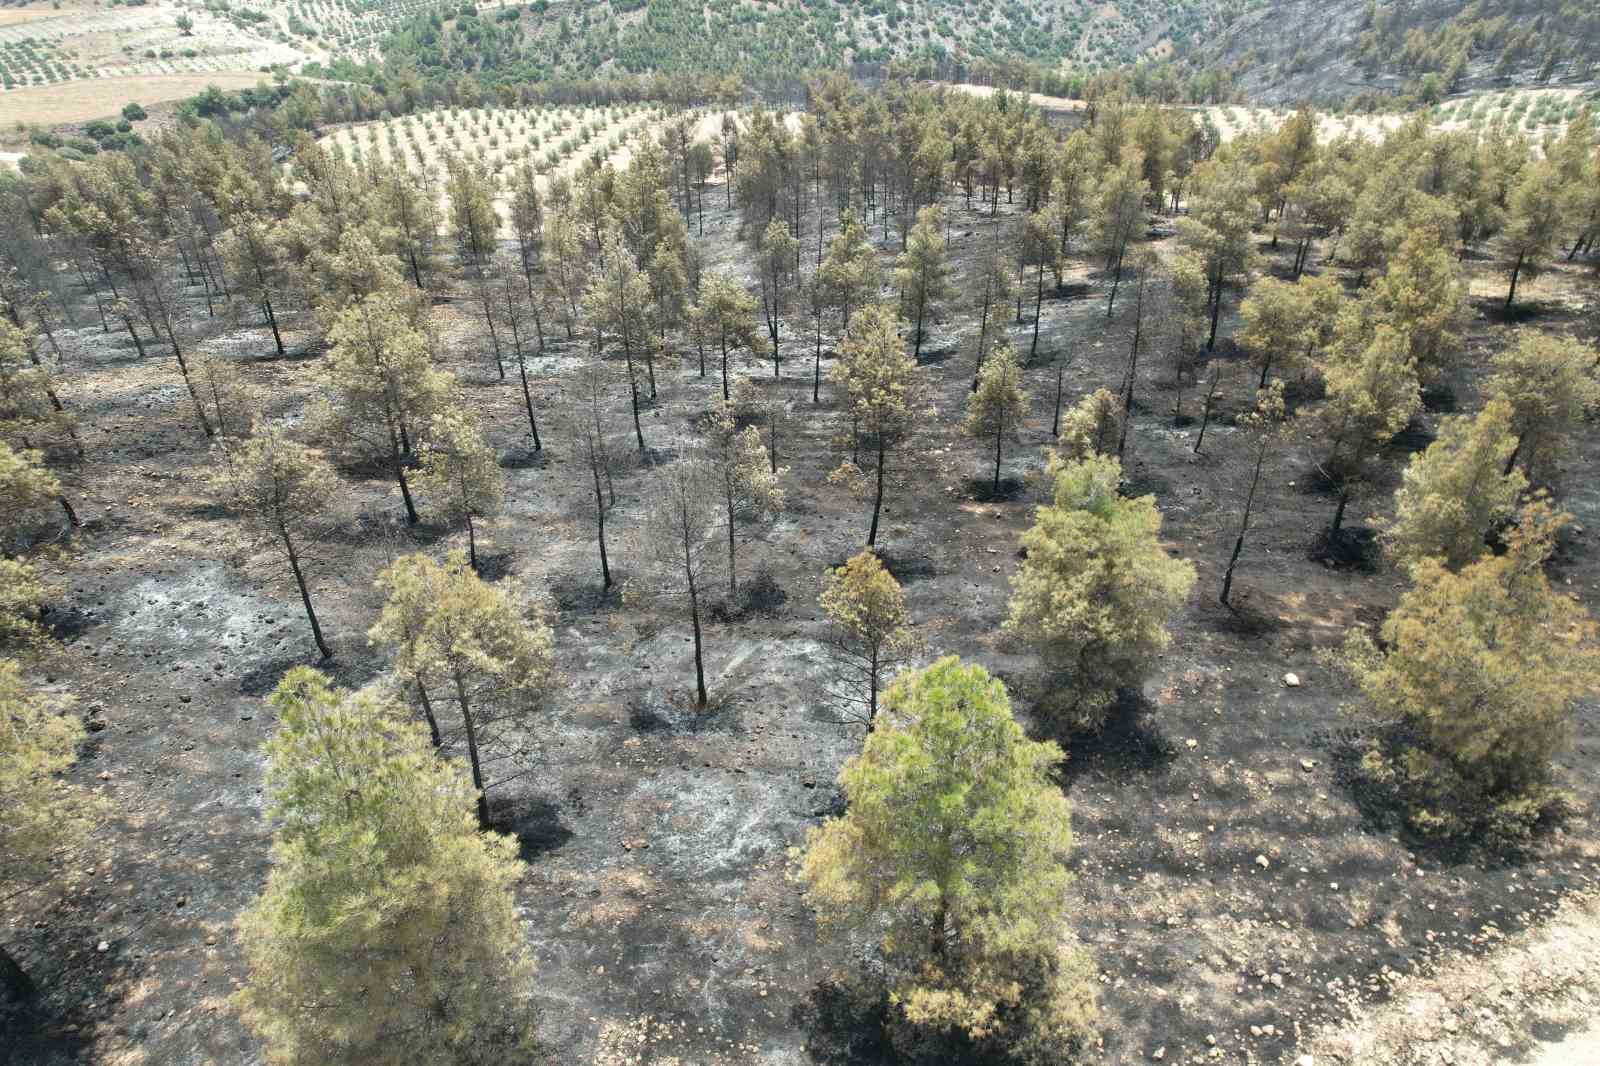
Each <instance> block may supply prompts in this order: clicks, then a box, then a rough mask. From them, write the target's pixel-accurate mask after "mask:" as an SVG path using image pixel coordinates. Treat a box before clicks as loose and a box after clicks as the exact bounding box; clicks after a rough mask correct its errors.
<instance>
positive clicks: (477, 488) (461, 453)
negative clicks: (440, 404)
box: [418, 404, 502, 571]
mask: <svg viewBox="0 0 1600 1066" xmlns="http://www.w3.org/2000/svg"><path fill="white" fill-rule="evenodd" d="M420 455H421V459H422V475H421V477H420V478H419V479H418V480H419V481H420V482H421V484H422V487H423V492H425V493H427V494H429V495H430V496H433V497H436V498H437V499H438V501H439V503H440V505H441V507H440V509H441V510H442V511H443V514H444V517H445V518H446V520H448V521H461V522H465V523H466V524H467V558H468V560H469V561H470V562H471V564H472V569H473V570H474V571H476V570H477V569H478V531H477V527H476V525H475V524H474V523H473V519H474V518H483V517H486V516H489V515H492V514H494V513H495V512H497V511H498V510H499V509H500V502H501V489H502V485H501V481H502V479H501V476H500V463H499V461H498V460H497V459H496V458H495V454H494V449H493V448H491V447H489V445H488V443H487V442H486V441H485V440H484V439H483V432H482V431H481V430H480V429H479V428H478V424H477V421H476V419H474V418H473V417H472V415H471V414H470V413H469V412H468V411H466V410H465V409H464V408H462V407H459V406H457V405H454V404H452V405H450V406H448V407H446V408H444V410H442V411H440V412H438V413H437V414H435V415H434V416H433V419H432V420H431V421H430V422H429V423H428V439H427V442H426V443H425V444H424V445H423V446H422V448H421V449H420Z"/></svg>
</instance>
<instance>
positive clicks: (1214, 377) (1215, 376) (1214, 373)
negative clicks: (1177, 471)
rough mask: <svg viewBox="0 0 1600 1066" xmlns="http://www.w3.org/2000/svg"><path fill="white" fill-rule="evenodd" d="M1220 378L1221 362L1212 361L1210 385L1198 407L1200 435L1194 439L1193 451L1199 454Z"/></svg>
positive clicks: (1209, 422)
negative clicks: (1203, 400)
mask: <svg viewBox="0 0 1600 1066" xmlns="http://www.w3.org/2000/svg"><path fill="white" fill-rule="evenodd" d="M1221 379H1222V364H1221V363H1220V362H1214V363H1212V365H1211V387H1210V388H1208V389H1207V390H1206V401H1205V403H1204V404H1202V405H1201V408H1200V435H1199V436H1197V437H1195V439H1194V453H1195V454H1196V455H1199V454H1200V445H1201V444H1203V443H1205V439H1206V427H1207V426H1209V425H1210V424H1211V411H1212V409H1213V408H1214V407H1215V406H1216V403H1215V401H1216V395H1217V383H1218V382H1219V381H1220V380H1221Z"/></svg>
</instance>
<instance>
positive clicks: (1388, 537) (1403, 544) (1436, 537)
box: [1383, 399, 1527, 570]
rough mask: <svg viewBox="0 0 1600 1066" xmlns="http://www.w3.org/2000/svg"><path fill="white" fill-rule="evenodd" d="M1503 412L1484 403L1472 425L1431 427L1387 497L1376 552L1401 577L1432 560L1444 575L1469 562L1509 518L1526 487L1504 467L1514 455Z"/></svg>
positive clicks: (1507, 410) (1469, 420)
mask: <svg viewBox="0 0 1600 1066" xmlns="http://www.w3.org/2000/svg"><path fill="white" fill-rule="evenodd" d="M1511 416H1512V409H1511V405H1510V404H1509V403H1507V402H1506V401H1505V400H1503V399H1495V400H1490V401H1489V402H1488V404H1486V405H1485V406H1484V408H1483V410H1482V411H1480V412H1478V414H1477V415H1476V416H1474V417H1467V416H1456V417H1452V418H1446V419H1444V420H1443V421H1442V422H1440V423H1439V434H1438V436H1437V437H1436V438H1435V439H1434V441H1433V443H1432V444H1430V445H1428V448H1427V450H1426V451H1424V452H1422V453H1421V454H1420V455H1417V456H1414V457H1413V458H1412V460H1411V462H1410V464H1409V465H1408V466H1407V467H1406V469H1405V474H1404V476H1403V479H1402V481H1401V484H1400V488H1399V489H1397V490H1396V491H1395V494H1394V504H1395V515H1394V520H1393V521H1392V522H1390V523H1389V524H1388V525H1387V526H1386V527H1385V528H1384V531H1383V540H1384V547H1385V548H1386V549H1387V551H1388V553H1389V557H1390V558H1391V559H1393V560H1394V562H1395V564H1396V565H1397V566H1399V567H1400V568H1401V569H1402V570H1410V569H1411V567H1413V566H1415V565H1416V564H1418V563H1420V562H1422V561H1423V560H1424V559H1431V558H1437V559H1439V560H1440V561H1441V562H1443V564H1444V565H1445V566H1446V567H1448V568H1449V569H1451V570H1460V569H1461V568H1462V567H1464V566H1467V565H1469V564H1471V563H1474V562H1477V561H1478V559H1480V558H1482V557H1483V555H1484V554H1485V553H1486V552H1487V551H1488V550H1489V547H1488V536H1489V533H1490V532H1491V531H1492V530H1493V529H1494V528H1495V527H1496V526H1498V525H1499V524H1500V523H1501V522H1503V521H1505V520H1506V519H1507V518H1509V517H1511V515H1512V513H1513V512H1514V511H1515V510H1516V506H1517V498H1518V497H1519V496H1520V495H1521V494H1522V491H1523V489H1524V488H1525V487H1526V486H1527V480H1526V479H1525V478H1524V477H1523V476H1522V474H1521V473H1520V472H1519V471H1517V470H1515V469H1513V470H1510V471H1507V469H1506V464H1507V463H1509V462H1510V461H1511V457H1512V454H1513V453H1514V452H1515V451H1516V450H1517V438H1516V436H1515V435H1514V434H1513V433H1512V431H1511Z"/></svg>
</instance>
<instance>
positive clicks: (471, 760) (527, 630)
mask: <svg viewBox="0 0 1600 1066" xmlns="http://www.w3.org/2000/svg"><path fill="white" fill-rule="evenodd" d="M376 584H377V588H378V590H379V591H380V592H381V593H383V596H384V604H383V611H382V612H381V613H380V614H379V616H378V621H377V623H376V624H375V625H374V626H373V627H372V629H371V630H370V631H369V632H368V634H367V635H368V637H369V638H370V639H371V641H372V642H373V643H374V644H376V645H378V646H379V647H382V648H384V649H385V650H386V651H388V652H389V654H390V655H391V656H392V658H393V662H394V666H395V670H396V672H397V673H398V675H399V676H400V678H401V679H402V681H404V683H405V686H406V689H407V690H408V691H410V692H414V693H415V694H416V695H417V698H418V702H419V704H420V709H421V711H422V714H423V717H424V718H425V719H426V720H427V723H428V729H429V732H430V734H431V735H432V737H433V741H434V745H435V747H439V748H441V749H443V750H444V751H446V752H453V751H455V750H458V748H459V749H464V750H465V752H466V756H467V765H468V767H469V768H470V769H471V771H472V787H473V788H474V789H476V790H477V793H478V798H477V808H478V822H479V824H480V825H481V826H482V827H484V828H487V827H488V826H489V798H488V790H489V789H490V788H491V787H492V786H493V785H494V784H495V779H494V777H493V774H494V773H495V768H496V767H498V766H501V765H504V764H507V763H511V764H513V765H514V764H515V763H516V762H517V761H518V760H519V759H520V758H521V756H522V755H523V754H524V752H523V748H522V745H523V744H525V743H526V736H525V733H526V728H525V727H526V725H527V723H528V722H529V720H530V719H531V718H532V716H533V715H534V714H536V713H537V712H538V710H539V708H540V705H541V704H542V702H543V700H544V698H545V696H546V695H547V694H548V693H549V691H550V687H551V685H552V683H553V682H554V679H555V676H556V675H555V663H554V658H553V652H552V647H553V636H552V634H551V632H550V627H549V625H547V624H546V622H545V619H544V613H543V611H542V610H541V609H540V608H538V607H537V606H533V605H524V604H519V603H518V602H516V600H515V599H513V597H512V594H511V593H509V592H507V591H506V590H505V589H504V588H502V587H501V586H500V585H490V584H488V583H487V582H485V581H483V580H482V579H480V578H479V577H478V575H477V574H476V573H474V572H473V570H472V566H471V564H470V563H468V561H467V557H466V555H465V554H463V553H462V552H460V551H453V552H451V553H450V554H449V555H447V556H446V557H445V560H444V562H443V563H442V564H441V563H436V562H434V561H433V560H432V559H430V558H428V557H427V556H426V555H423V554H421V553H414V554H411V555H403V556H401V557H400V558H399V559H396V560H395V561H394V562H393V563H391V564H390V565H389V566H388V567H386V568H385V569H384V570H383V571H382V572H381V573H379V574H378V578H377V583H376ZM439 693H443V694H444V698H445V699H446V700H448V701H450V702H453V703H454V704H455V712H454V714H453V715H450V717H446V715H447V712H445V711H443V710H441V704H440V702H439V700H438V699H436V698H435V696H436V694H439ZM452 718H453V721H452V720H451V719H452Z"/></svg>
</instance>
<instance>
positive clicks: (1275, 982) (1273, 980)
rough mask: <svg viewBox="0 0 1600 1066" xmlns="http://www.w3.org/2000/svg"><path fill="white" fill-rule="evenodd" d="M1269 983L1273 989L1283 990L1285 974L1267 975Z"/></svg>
mask: <svg viewBox="0 0 1600 1066" xmlns="http://www.w3.org/2000/svg"><path fill="white" fill-rule="evenodd" d="M1267 983H1268V984H1270V985H1271V986H1272V987H1273V988H1282V987H1283V974H1281V973H1272V974H1268V975H1267Z"/></svg>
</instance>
